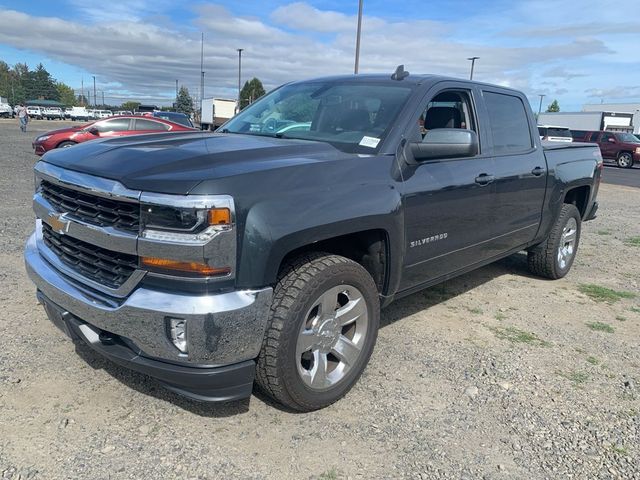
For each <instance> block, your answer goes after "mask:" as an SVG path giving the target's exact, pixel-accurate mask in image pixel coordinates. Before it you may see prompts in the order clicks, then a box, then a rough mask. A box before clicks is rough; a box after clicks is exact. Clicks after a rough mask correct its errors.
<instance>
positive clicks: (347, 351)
mask: <svg viewBox="0 0 640 480" xmlns="http://www.w3.org/2000/svg"><path fill="white" fill-rule="evenodd" d="M368 328H369V312H368V309H367V304H366V302H365V300H364V297H363V296H362V292H360V290H358V289H357V288H356V287H354V286H353V285H339V286H337V287H333V288H330V289H329V290H327V291H326V292H324V293H323V294H322V295H320V297H319V298H318V299H317V300H316V301H315V302H313V305H312V306H311V308H310V309H309V311H308V312H307V313H306V315H305V318H304V322H303V323H302V326H301V328H300V333H299V334H298V340H297V343H296V364H297V369H298V374H299V375H300V378H301V379H302V381H303V382H304V384H305V385H306V386H307V387H309V388H311V389H313V390H326V389H329V388H331V387H333V386H334V385H336V384H337V383H338V382H340V381H341V380H342V379H344V378H345V377H346V375H347V374H348V373H349V371H350V370H351V369H352V368H353V366H354V365H355V363H356V362H357V360H358V358H360V355H361V353H362V350H363V347H364V343H365V340H366V337H367V333H368Z"/></svg>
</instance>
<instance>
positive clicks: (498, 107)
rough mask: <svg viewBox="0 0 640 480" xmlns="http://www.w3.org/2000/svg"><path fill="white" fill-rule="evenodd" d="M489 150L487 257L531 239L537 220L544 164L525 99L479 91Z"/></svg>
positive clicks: (503, 92) (507, 93) (497, 91)
mask: <svg viewBox="0 0 640 480" xmlns="http://www.w3.org/2000/svg"><path fill="white" fill-rule="evenodd" d="M482 97H483V99H484V102H483V106H484V108H485V109H486V118H487V120H488V124H487V128H488V129H489V142H490V147H489V149H490V151H491V153H492V155H493V162H494V165H495V170H494V176H495V196H494V199H493V207H492V208H493V226H494V229H495V231H494V234H495V236H496V238H495V241H494V242H493V243H492V254H493V255H499V254H502V253H505V252H507V251H509V250H512V249H514V248H517V247H519V246H522V245H524V244H525V243H527V242H529V241H531V240H533V238H534V237H535V235H536V233H537V231H538V227H539V225H540V221H541V218H542V205H543V202H544V196H545V191H546V182H547V164H546V159H545V156H544V152H543V151H542V149H541V148H540V147H539V145H540V144H539V142H537V141H534V135H535V134H536V133H537V131H536V127H535V124H533V119H532V118H531V117H530V116H529V114H528V110H527V109H526V107H525V103H524V102H525V99H524V98H523V97H521V96H520V95H518V94H517V93H514V92H513V91H509V90H500V89H492V88H489V87H483V88H482Z"/></svg>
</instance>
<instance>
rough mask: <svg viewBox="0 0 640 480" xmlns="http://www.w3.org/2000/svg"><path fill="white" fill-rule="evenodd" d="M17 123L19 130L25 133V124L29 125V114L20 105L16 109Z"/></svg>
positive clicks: (25, 108)
mask: <svg viewBox="0 0 640 480" xmlns="http://www.w3.org/2000/svg"><path fill="white" fill-rule="evenodd" d="M17 114H18V121H19V122H20V130H21V131H23V132H26V131H27V123H29V113H28V112H27V107H25V106H24V105H23V104H22V103H21V104H20V106H19V107H18V111H17Z"/></svg>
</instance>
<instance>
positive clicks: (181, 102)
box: [176, 85, 193, 115]
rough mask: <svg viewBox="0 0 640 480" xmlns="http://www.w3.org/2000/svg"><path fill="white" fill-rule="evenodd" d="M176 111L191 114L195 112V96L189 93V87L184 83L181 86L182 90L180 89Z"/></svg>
mask: <svg viewBox="0 0 640 480" xmlns="http://www.w3.org/2000/svg"><path fill="white" fill-rule="evenodd" d="M176 111H178V112H181V113H184V114H186V115H191V113H193V98H191V95H189V89H188V88H187V87H185V86H184V85H183V86H182V87H180V91H178V98H177V99H176Z"/></svg>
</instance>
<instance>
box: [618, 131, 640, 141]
mask: <svg viewBox="0 0 640 480" xmlns="http://www.w3.org/2000/svg"><path fill="white" fill-rule="evenodd" d="M616 136H617V137H618V140H620V141H621V142H625V143H640V140H638V139H637V138H636V136H635V135H632V134H630V133H618V134H616Z"/></svg>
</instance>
